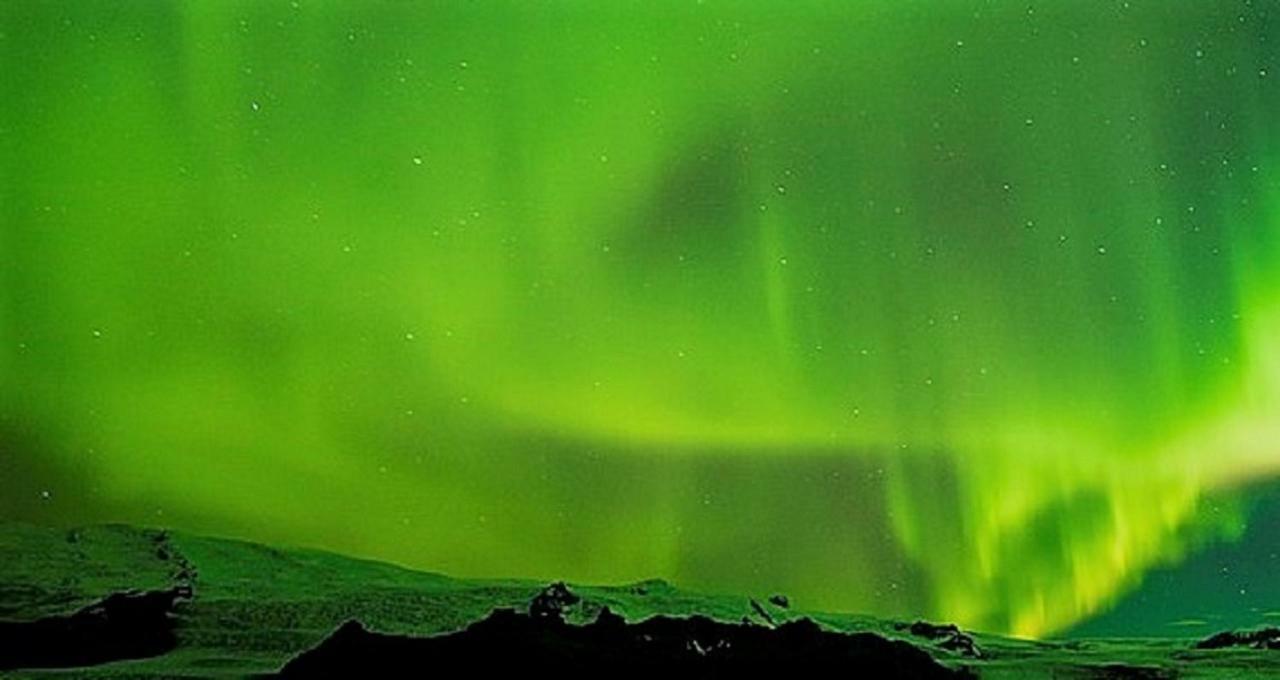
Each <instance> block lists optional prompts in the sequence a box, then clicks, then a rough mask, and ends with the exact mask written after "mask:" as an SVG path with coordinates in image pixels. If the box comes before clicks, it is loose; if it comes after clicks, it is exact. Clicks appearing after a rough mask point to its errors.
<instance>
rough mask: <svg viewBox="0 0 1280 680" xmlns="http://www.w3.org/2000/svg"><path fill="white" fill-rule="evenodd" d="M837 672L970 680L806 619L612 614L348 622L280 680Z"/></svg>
mask: <svg viewBox="0 0 1280 680" xmlns="http://www.w3.org/2000/svg"><path fill="white" fill-rule="evenodd" d="M818 670H822V671H823V672H834V673H838V674H840V675H842V676H844V677H873V678H911V679H913V680H916V679H919V680H930V679H931V678H955V677H967V676H968V673H967V671H963V670H960V671H957V670H952V669H949V668H947V667H945V666H943V665H941V664H939V663H938V662H937V661H935V660H934V659H933V658H932V657H931V656H929V654H928V653H926V652H924V651H923V650H921V649H918V648H916V647H914V646H912V645H911V644H908V643H906V642H902V641H896V640H888V639H885V638H883V637H880V636H878V635H874V634H871V633H853V634H843V633H835V632H830V631H825V630H823V629H821V628H819V627H818V625H817V624H816V623H814V622H812V621H810V620H808V619H801V620H797V621H791V622H787V623H784V624H782V625H781V626H779V627H777V628H766V627H763V626H756V625H742V624H729V623H721V622H717V621H713V620H711V619H709V618H706V617H703V616H692V617H689V618H672V617H668V616H655V617H653V618H650V619H647V620H645V621H641V622H639V623H627V622H626V621H625V620H624V619H623V618H622V617H621V616H619V615H617V614H616V613H614V612H612V611H610V610H609V609H608V608H605V609H603V610H602V611H601V612H600V615H599V616H598V618H597V619H596V620H595V621H594V622H593V623H590V624H588V625H585V626H574V625H569V624H567V623H564V622H563V621H561V620H560V619H558V618H556V617H554V616H534V615H525V614H521V613H518V612H516V611H515V610H512V609H497V610H494V611H493V612H492V613H491V614H490V615H489V616H488V617H487V618H485V619H484V620H482V621H479V622H477V623H475V624H472V625H471V626H470V627H469V628H467V629H466V630H463V631H460V632H457V633H452V634H449V635H442V636H436V637H424V638H414V637H406V636H399V635H386V634H381V633H375V632H370V631H368V630H366V629H365V628H364V626H363V625H361V624H360V623H358V622H356V621H349V622H347V623H346V624H344V625H343V626H342V627H340V628H339V629H338V630H337V631H335V632H334V633H333V634H332V635H331V636H330V637H329V638H327V639H326V640H325V641H323V642H322V643H320V645H318V646H317V647H315V648H313V649H311V650H309V651H307V652H304V653H302V654H301V655H299V656H297V657H295V658H294V659H293V660H291V661H289V662H288V663H287V664H286V665H285V666H284V667H283V668H282V669H281V671H280V674H279V675H280V677H285V678H300V677H320V676H328V677H384V676H386V677H415V676H429V675H435V674H438V673H441V672H444V673H449V674H460V673H465V674H467V675H474V674H476V673H478V672H479V673H519V674H528V673H531V672H534V673H541V672H546V673H549V674H555V675H557V676H559V677H565V676H568V677H583V676H586V675H588V674H590V675H592V676H604V677H623V678H638V677H653V674H654V673H674V674H676V676H677V677H735V678H740V677H759V676H760V675H761V674H763V673H771V672H772V673H795V672H797V671H810V672H813V671H818Z"/></svg>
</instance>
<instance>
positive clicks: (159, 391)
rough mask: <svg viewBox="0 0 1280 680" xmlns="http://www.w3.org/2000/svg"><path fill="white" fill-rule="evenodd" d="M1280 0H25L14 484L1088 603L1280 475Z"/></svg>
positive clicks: (468, 560)
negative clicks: (1278, 125) (1279, 20)
mask: <svg viewBox="0 0 1280 680" xmlns="http://www.w3.org/2000/svg"><path fill="white" fill-rule="evenodd" d="M1277 13H1280V5H1276V4H1275V3H1273V2H1257V1H1255V2H1252V3H1240V2H1200V1H1197V2H1192V1H1189V0H1186V1H1170V0H1161V1H1155V0H1150V1H1147V0H1131V1H1129V2H1104V3H1080V2H1071V1H1067V0H1058V1H1054V2H1029V1H1027V0H1022V1H1019V2H1006V1H998V2H997V1H984V2H977V1H970V2H962V1H956V2H940V1H934V2H910V1H902V0H895V1H892V2H891V1H889V0H874V1H872V0H863V1H861V2H847V1H842V2H834V1H833V2H816V1H799V2H797V1H794V0H791V1H785V2H784V1H783V0H771V1H769V2H763V1H758V0H752V1H747V0H739V1H737V2H729V1H722V0H705V1H690V2H671V1H666V0H662V1H659V2H623V1H619V2H611V3H587V2H574V1H569V0H555V1H551V2H536V3H534V2H500V1H497V0H494V1H489V2H481V3H469V2H462V1H461V0H451V1H447V2H407V3H406V2H386V3H380V2H355V1H346V2H338V1H333V2H319V1H308V0H298V1H297V2H292V3H289V2H262V1H258V0H255V1H245V2H233V1H230V0H228V1H216V2H215V1H213V0H195V1H190V2H159V1H155V2H141V3H119V2H106V1H95V0H77V1H75V2H36V1H35V0H16V1H10V2H5V3H0V513H2V514H3V516H8V517H15V518H24V519H32V520H36V521H47V522H85V521H105V520H125V521H133V522H145V523H150V524H171V525H175V526H181V527H187V528H192V529H198V530H204V531H212V532H215V533H223V534H232V535H237V536H244V537H249V538H254V539H259V540H267V541H280V542H288V543H300V544H307V545H316V546H322V547H327V548H331V549H336V550H341V551H345V552H350V553H357V554H362V555H368V556H373V557H378V558H381V559H389V560H393V561H398V562H401V563H406V564H410V565H413V566H417V567H422V568H430V569H438V570H444V571H448V572H451V573H454V574H457V575H502V576H529V577H536V578H570V579H578V580H591V581H608V582H612V581H621V580H628V579H639V578H648V577H655V576H660V577H666V578H669V579H672V580H674V581H676V582H677V583H680V584H682V585H688V586H695V587H700V588H705V589H721V590H751V591H771V590H781V591H784V592H787V593H789V594H791V595H792V596H793V598H794V599H797V600H798V601H800V602H802V603H804V604H805V605H806V606H811V607H826V608H831V609H842V610H856V611H865V612H869V613H875V614H885V615H900V616H930V617H934V618H941V619H949V620H955V621H958V622H960V623H963V624H965V625H970V626H974V627H979V628H983V629H987V630H992V631H1006V632H1013V633H1018V634H1023V635H1044V634H1050V633H1053V632H1055V631H1059V630H1062V629H1065V628H1067V627H1069V626H1071V625H1074V624H1076V623H1078V622H1080V621H1082V620H1085V619H1087V618H1088V617H1090V616H1092V615H1094V614H1097V613H1099V612H1101V611H1103V610H1105V609H1106V608H1107V607H1109V606H1110V605H1112V604H1114V603H1115V602H1116V601H1117V599H1119V598H1120V597H1122V596H1123V595H1124V594H1125V593H1126V592H1129V591H1131V590H1133V589H1134V588H1137V587H1138V586H1139V584H1140V583H1141V581H1142V577H1143V574H1144V573H1146V572H1147V571H1148V570H1150V569H1152V568H1155V567H1158V566H1167V565H1169V564H1171V563H1176V562H1177V561H1179V560H1181V559H1183V558H1184V557H1185V556H1186V554H1187V553H1188V551H1192V550H1195V549H1196V548H1197V547H1198V546H1201V545H1203V544H1205V543H1206V542H1208V541H1213V540H1230V539H1231V538H1232V537H1234V536H1237V535H1239V533H1240V532H1241V531H1242V527H1243V526H1244V523H1245V521H1246V519H1247V518H1246V513H1245V512H1244V510H1243V506H1237V504H1235V503H1234V502H1233V499H1234V498H1235V497H1236V496H1237V494H1238V491H1237V490H1238V489H1240V488H1242V487H1244V486H1245V485H1247V484H1250V483H1253V482H1256V481H1259V480H1265V479H1268V478H1270V477H1272V476H1274V475H1275V474H1276V473H1277V472H1280V450H1278V447H1280V444H1277V443H1276V442H1280V351H1278V350H1277V348H1280V136H1277V134H1276V133H1275V123H1274V122H1273V120H1274V118H1275V112H1277V111H1280V50H1277V48H1276V45H1275V40H1276V39H1278V38H1280V28H1277V26H1276V25H1275V23H1274V22H1275V18H1274V17H1273V15H1275V14H1277ZM1207 499H1213V507H1214V509H1215V511H1214V512H1206V511H1205V507H1206V500H1207ZM1233 507H1238V508H1239V509H1237V510H1235V511H1232V510H1230V508H1233ZM1222 508H1228V510H1227V511H1223V510H1222ZM1274 604H1275V603H1270V604H1269V605H1268V606H1271V605H1274Z"/></svg>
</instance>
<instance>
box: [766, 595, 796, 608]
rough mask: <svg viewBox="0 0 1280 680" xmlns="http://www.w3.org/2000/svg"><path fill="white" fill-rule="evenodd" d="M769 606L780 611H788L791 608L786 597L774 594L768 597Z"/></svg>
mask: <svg viewBox="0 0 1280 680" xmlns="http://www.w3.org/2000/svg"><path fill="white" fill-rule="evenodd" d="M769 604H771V605H773V606H775V607H780V608H782V609H789V608H790V607H791V600H788V599H787V596H786V595H783V594H781V593H775V594H773V595H770V596H769Z"/></svg>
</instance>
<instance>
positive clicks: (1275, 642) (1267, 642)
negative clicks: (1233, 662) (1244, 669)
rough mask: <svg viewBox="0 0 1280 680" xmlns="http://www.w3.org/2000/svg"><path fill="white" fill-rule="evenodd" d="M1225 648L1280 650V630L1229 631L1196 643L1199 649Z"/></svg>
mask: <svg viewBox="0 0 1280 680" xmlns="http://www.w3.org/2000/svg"><path fill="white" fill-rule="evenodd" d="M1224 647H1251V648H1253V649H1280V628H1260V629H1258V630H1242V631H1236V630H1229V631H1225V632H1222V633H1217V634H1216V635H1212V636H1210V637H1207V638H1205V639H1203V640H1201V641H1199V642H1197V643H1196V648H1197V649H1222V648H1224Z"/></svg>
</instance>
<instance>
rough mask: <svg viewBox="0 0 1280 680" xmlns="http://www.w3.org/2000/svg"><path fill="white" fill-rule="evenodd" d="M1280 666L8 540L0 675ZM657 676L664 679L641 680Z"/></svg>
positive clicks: (352, 568)
mask: <svg viewBox="0 0 1280 680" xmlns="http://www.w3.org/2000/svg"><path fill="white" fill-rule="evenodd" d="M1273 647H1280V632H1267V631H1262V632H1255V633H1251V634H1247V635H1238V636H1234V635H1219V636H1215V637H1213V638H1210V639H1207V640H1202V641H1198V640H1177V639H1174V640H1170V639H1111V638H1109V639H1097V640H1069V641H1028V640H1016V639H1010V638H1004V637H998V636H991V635H984V634H981V633H969V632H966V631H960V630H958V629H956V628H954V627H952V626H947V625H936V624H931V623H926V622H910V621H886V620H879V619H873V618H868V617H861V616H855V615H847V614H831V613H823V612H811V611H803V610H801V609H798V608H792V607H791V606H790V603H789V602H788V601H787V599H786V597H785V596H784V595H781V594H772V593H761V594H757V595H755V596H754V597H752V596H728V595H708V594H700V593H694V592H689V591H685V590H681V589H678V588H675V587H673V586H672V585H670V584H668V583H666V582H663V581H645V582H641V583H635V584H629V585H621V586H585V585H576V584H570V585H564V584H551V585H548V584H546V583H538V582H530V581H514V580H513V581H493V580H483V581H481V580H465V579H453V578H449V577H446V576H442V575H439V574H432V573H425V572H418V571H411V570H408V569H403V568H400V567H396V566H393V565H389V564H383V563H378V562H370V561H365V560H358V559H352V558H348V557H342V556H339V555H334V554H330V553H325V552H319V551H311V550H297V549H275V548H270V547H266V546H262V545H256V544H252V543H245V542H240V541H233V540H225V539H216V538H208V537H202V536H195V535H189V534H185V533H180V532H169V531H161V530H152V529H140V528H135V527H128V526H118V525H109V526H94V527H85V528H78V529H71V530H62V529H48V528H38V527H32V526H27V525H21V524H4V525H0V672H10V673H14V674H16V675H29V676H37V675H46V674H57V675H59V676H68V675H69V676H92V677H104V676H116V677H119V676H130V677H175V676H179V677H181V676H187V677H194V676H245V675H260V674H273V673H279V672H281V671H284V674H285V675H289V676H295V677H304V676H306V675H310V674H314V672H315V671H316V669H328V670H330V671H334V670H342V669H345V670H346V671H347V672H354V671H355V669H358V668H364V669H370V670H375V669H377V668H379V667H387V668H390V667H393V666H391V665H390V664H392V663H394V664H401V667H403V666H402V664H404V663H413V662H414V660H418V661H419V662H420V668H421V670H422V672H423V673H424V674H429V672H430V671H431V670H432V668H433V667H434V665H435V663H438V662H441V661H442V660H447V659H451V658H480V659H482V660H484V662H485V663H487V664H489V665H493V666H495V667H498V666H501V667H506V668H519V667H521V665H522V664H528V665H539V664H552V663H555V664H558V665H561V666H563V665H564V664H565V663H569V662H574V661H575V660H576V661H577V662H579V665H578V666H573V665H571V666H569V668H571V669H572V668H575V667H577V668H583V667H585V665H586V664H587V663H588V662H594V663H597V664H600V663H605V664H608V663H612V664H614V668H615V670H616V671H617V672H615V673H614V674H615V675H617V674H618V672H621V673H622V674H623V675H627V674H631V675H638V674H642V673H644V672H649V671H651V670H661V669H662V668H664V667H669V666H670V665H672V664H679V665H682V666H684V667H689V668H693V669H694V670H697V671H699V672H702V673H710V674H736V673H738V672H740V671H741V670H742V669H743V668H757V669H758V668H773V669H778V668H781V667H782V666H784V665H786V664H791V665H798V664H804V663H806V662H813V661H815V660H823V661H826V662H831V661H833V660H834V661H837V662H839V663H844V664H846V668H848V669H849V670H850V671H853V674H854V675H858V674H859V672H861V674H863V675H869V676H876V677H879V676H884V675H895V674H896V675H899V676H901V677H950V676H960V677H963V676H977V677H982V678H1001V677H1050V676H1051V677H1063V678H1095V677H1119V678H1173V677H1187V678H1194V677H1255V676H1256V677H1263V676H1272V675H1280V649H1273ZM490 651H491V652H493V653H492V654H486V653H487V652H490ZM646 659H647V660H649V661H652V662H654V663H655V664H658V665H651V666H647V667H640V666H636V665H635V662H636V661H637V660H646ZM655 660H656V661H655ZM662 664H667V666H663V665H662ZM59 666H61V667H66V666H75V667H76V668H58V667H59ZM596 668H599V666H598V665H597V666H596Z"/></svg>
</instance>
